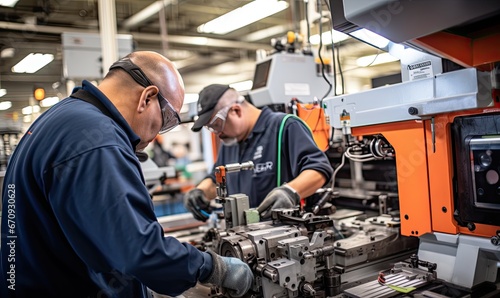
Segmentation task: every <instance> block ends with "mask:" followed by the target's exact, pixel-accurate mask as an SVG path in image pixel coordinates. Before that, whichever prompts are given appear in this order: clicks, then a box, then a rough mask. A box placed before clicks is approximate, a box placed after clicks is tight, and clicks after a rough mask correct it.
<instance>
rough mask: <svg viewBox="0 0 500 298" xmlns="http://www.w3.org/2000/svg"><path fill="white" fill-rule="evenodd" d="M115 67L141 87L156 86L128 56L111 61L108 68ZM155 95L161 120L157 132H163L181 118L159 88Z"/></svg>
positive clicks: (172, 126) (177, 123)
mask: <svg viewBox="0 0 500 298" xmlns="http://www.w3.org/2000/svg"><path fill="white" fill-rule="evenodd" d="M115 68H120V69H123V70H124V71H126V72H127V73H128V74H129V75H130V76H131V77H132V78H133V79H134V81H136V82H137V83H138V84H139V85H141V86H142V87H149V86H156V85H155V84H153V83H152V82H151V80H149V79H148V77H147V76H146V74H145V73H144V72H143V71H142V70H141V69H140V68H139V66H137V65H135V64H134V63H133V62H132V61H131V60H130V59H129V58H122V59H120V60H118V61H117V62H115V63H113V65H111V67H110V68H109V70H112V69H115ZM157 95H158V102H159V103H160V109H161V116H162V120H163V124H162V126H161V129H160V132H159V133H165V132H167V131H169V130H172V129H173V128H175V127H176V126H178V125H179V124H180V123H181V118H180V117H179V114H178V113H177V112H176V111H175V109H174V107H173V106H172V105H171V104H170V102H169V101H168V100H167V99H166V98H165V97H163V95H161V93H160V90H159V88H158V93H157Z"/></svg>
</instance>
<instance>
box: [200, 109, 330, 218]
mask: <svg viewBox="0 0 500 298" xmlns="http://www.w3.org/2000/svg"><path fill="white" fill-rule="evenodd" d="M285 115H286V114H284V113H274V112H272V111H271V110H270V109H269V108H267V107H266V108H263V110H262V113H261V114H260V116H259V118H258V120H257V123H256V124H255V126H254V128H253V130H252V132H251V133H250V135H249V136H248V138H247V139H246V140H244V141H242V142H240V143H238V145H235V146H222V147H221V148H220V151H219V155H218V157H217V161H216V162H215V165H214V169H213V170H212V174H211V175H209V177H210V178H211V179H212V180H213V181H215V174H214V173H215V167H217V166H220V165H227V164H231V163H242V162H247V161H253V163H254V166H255V168H254V170H253V171H240V172H233V173H228V174H227V175H226V179H227V191H228V195H231V194H235V193H243V194H246V195H248V196H249V199H250V207H252V208H253V207H257V206H258V205H259V204H260V202H262V200H264V198H265V196H266V195H267V194H268V193H269V192H270V191H271V190H272V189H273V188H275V187H276V186H278V185H281V184H283V183H285V182H289V181H291V180H293V179H294V178H295V177H297V176H298V175H299V174H300V173H301V172H302V171H304V170H316V171H318V172H320V173H321V174H323V175H324V176H325V178H326V181H327V182H328V181H329V180H330V178H331V176H332V174H333V170H332V167H331V165H330V163H329V161H328V158H327V157H326V155H325V154H324V153H323V152H322V151H321V150H320V149H319V148H318V147H317V146H316V143H315V142H314V139H313V138H312V135H311V132H310V130H309V128H308V127H307V126H306V125H305V124H304V123H303V122H302V121H301V120H300V119H298V118H295V117H290V118H288V119H287V120H286V122H285V125H284V128H283V133H282V140H281V169H277V156H278V155H277V151H278V132H279V128H280V125H281V121H282V119H283V118H284V117H285ZM278 170H281V181H277V171H278Z"/></svg>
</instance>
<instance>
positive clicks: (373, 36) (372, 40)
mask: <svg viewBox="0 0 500 298" xmlns="http://www.w3.org/2000/svg"><path fill="white" fill-rule="evenodd" d="M349 34H350V35H352V36H354V37H356V38H357V39H360V40H362V41H364V42H366V43H369V44H371V45H373V46H375V47H377V48H379V49H384V48H385V47H386V46H387V45H388V44H389V42H390V41H389V40H388V39H387V38H385V37H382V36H380V35H378V34H377V33H374V32H372V31H370V30H367V29H364V28H363V29H359V30H356V31H354V32H351V33H349Z"/></svg>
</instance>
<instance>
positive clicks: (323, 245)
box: [212, 209, 417, 298]
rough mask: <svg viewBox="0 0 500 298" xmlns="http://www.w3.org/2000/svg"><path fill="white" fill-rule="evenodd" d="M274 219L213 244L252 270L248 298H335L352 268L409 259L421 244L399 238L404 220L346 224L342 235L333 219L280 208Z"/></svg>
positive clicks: (230, 233)
mask: <svg viewBox="0 0 500 298" xmlns="http://www.w3.org/2000/svg"><path fill="white" fill-rule="evenodd" d="M272 219H273V220H272V221H269V222H262V223H256V224H250V225H246V226H238V227H233V228H231V229H227V230H225V231H222V230H219V231H217V235H216V236H215V239H214V240H213V243H212V244H213V249H214V250H215V251H216V252H217V253H219V254H220V255H222V256H231V257H237V258H239V259H241V260H243V261H244V262H246V263H247V264H248V265H249V266H250V267H251V268H252V270H253V272H254V274H255V281H254V285H253V286H252V288H251V290H250V292H249V293H248V295H247V296H248V297H263V298H271V297H331V296H335V295H338V294H340V292H341V274H342V273H343V272H346V271H349V270H351V267H355V265H361V266H367V264H370V262H372V261H374V260H377V259H380V258H384V257H388V256H390V255H392V254H394V253H400V252H404V251H406V252H408V255H409V254H410V253H411V252H412V251H414V249H416V245H417V241H416V239H413V238H408V237H401V236H399V233H398V221H397V220H396V219H393V218H390V217H382V218H380V217H377V218H373V219H368V220H366V221H361V220H355V219H354V218H352V219H349V220H346V221H345V222H344V224H343V228H342V232H343V233H342V235H340V236H339V234H338V233H337V232H338V231H337V230H336V229H335V226H334V223H333V220H332V219H331V218H330V217H329V216H315V215H313V214H312V213H303V214H300V212H299V210H298V209H278V210H274V211H273V214H272ZM349 235H352V236H351V237H348V236H349ZM339 237H340V238H342V237H343V238H346V239H340V240H339V239H338V238H339ZM407 257H408V256H407ZM226 296H227V294H226Z"/></svg>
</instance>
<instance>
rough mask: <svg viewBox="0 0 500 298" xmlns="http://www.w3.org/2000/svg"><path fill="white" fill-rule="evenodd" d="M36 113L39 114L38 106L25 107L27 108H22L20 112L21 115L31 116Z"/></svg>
mask: <svg viewBox="0 0 500 298" xmlns="http://www.w3.org/2000/svg"><path fill="white" fill-rule="evenodd" d="M38 112H40V106H39V105H36V106H27V107H24V108H23V109H22V110H21V113H23V115H31V114H33V113H38Z"/></svg>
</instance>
